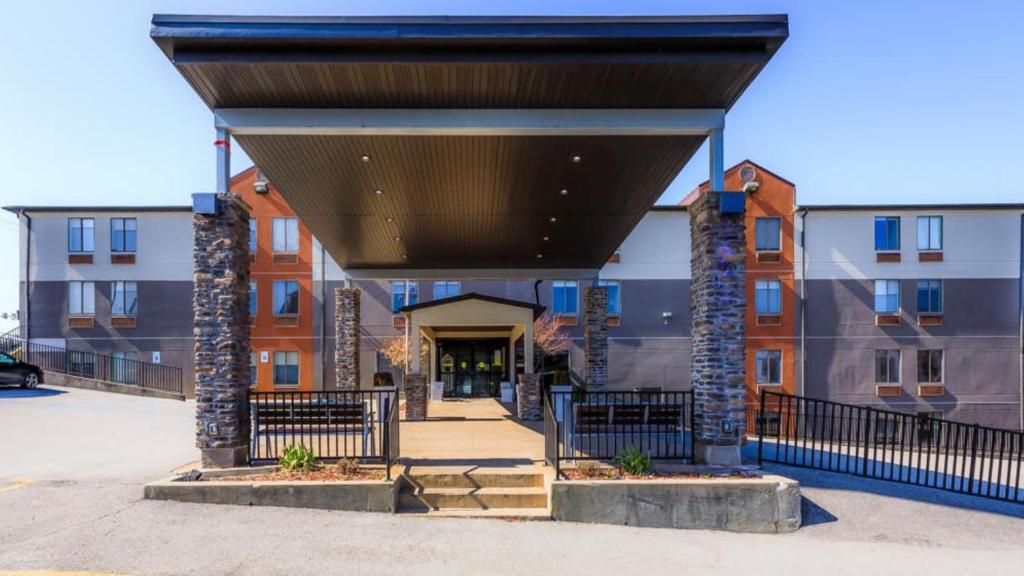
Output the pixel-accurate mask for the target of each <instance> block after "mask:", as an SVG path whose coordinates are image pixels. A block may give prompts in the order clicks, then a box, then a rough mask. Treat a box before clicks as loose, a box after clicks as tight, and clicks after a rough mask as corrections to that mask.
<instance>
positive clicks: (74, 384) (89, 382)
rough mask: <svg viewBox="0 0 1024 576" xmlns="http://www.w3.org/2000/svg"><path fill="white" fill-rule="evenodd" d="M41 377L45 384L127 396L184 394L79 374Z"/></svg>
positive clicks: (180, 396)
mask: <svg viewBox="0 0 1024 576" xmlns="http://www.w3.org/2000/svg"><path fill="white" fill-rule="evenodd" d="M43 374H44V376H43V379H44V381H45V384H46V385H47V386H59V387H63V388H79V389H82V390H95V391H97V392H113V393H114V394H127V395H129V396H142V397H144V398H160V399H163V400H180V401H182V402H184V401H185V395H184V394H180V393H178V392H170V391H168V390H157V389H154V388H142V387H141V386H132V385H131V384H118V383H115V382H107V381H106V380H93V379H92V378H83V377H81V376H71V375H70V374H61V373H60V372H50V371H49V370H45V371H44V372H43Z"/></svg>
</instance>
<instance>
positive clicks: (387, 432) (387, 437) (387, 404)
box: [381, 395, 391, 480]
mask: <svg viewBox="0 0 1024 576" xmlns="http://www.w3.org/2000/svg"><path fill="white" fill-rule="evenodd" d="M383 428H384V439H383V442H381V444H383V446H382V447H383V449H384V475H385V478H387V479H388V480H391V398H389V397H388V396H386V395H385V396H384V425H383Z"/></svg>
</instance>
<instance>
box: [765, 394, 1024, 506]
mask: <svg viewBox="0 0 1024 576" xmlns="http://www.w3.org/2000/svg"><path fill="white" fill-rule="evenodd" d="M753 431H754V432H755V433H756V434H757V436H758V446H757V452H758V461H759V462H776V463H779V464H786V465H789V466H799V467H804V468H814V469H818V470H827V471H830V472H840V473H845V474H852V475H856V476H863V477H866V478H874V479H878V480H890V481H893V482H901V483H904V484H914V485H918V486H926V487H929V488H938V489H941V490H948V491H951V492H959V493H964V494H971V495H975V496H983V497H986V498H994V499H998V500H1008V501H1011V502H1024V490H1022V488H1021V474H1022V472H1024V470H1022V468H1024V432H1022V431H1018V430H1004V429H999V428H989V427H986V426H979V425H977V424H963V423H959V422H950V421H948V420H942V419H938V418H932V417H926V416H917V415H913V414H904V413H900V412H892V411H888V410H879V409H876V408H871V407H868V406H855V405H851V404H840V403H837V402H829V401H826V400H815V399H811V398H804V397H800V396H792V395H788V394H780V393H776V392H766V391H762V393H761V398H760V407H759V411H758V414H757V415H756V419H755V426H754V430H753Z"/></svg>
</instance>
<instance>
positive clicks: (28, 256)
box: [18, 210, 32, 348]
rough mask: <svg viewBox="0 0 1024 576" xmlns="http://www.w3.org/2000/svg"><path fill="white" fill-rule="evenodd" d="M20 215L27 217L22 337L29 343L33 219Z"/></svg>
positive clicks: (24, 212) (26, 215)
mask: <svg viewBox="0 0 1024 576" xmlns="http://www.w3.org/2000/svg"><path fill="white" fill-rule="evenodd" d="M18 213H19V215H21V216H24V217H25V310H24V316H25V323H24V324H23V326H24V329H23V330H22V334H21V335H23V336H24V337H25V342H28V341H29V338H30V337H31V336H32V332H31V330H32V328H31V326H32V323H31V319H32V312H31V310H32V305H31V303H30V302H29V299H30V298H31V294H32V293H31V291H30V290H29V280H30V278H29V273H30V270H31V267H30V259H31V258H32V217H31V216H29V215H28V212H26V211H25V210H19V211H18ZM26 348H27V347H26Z"/></svg>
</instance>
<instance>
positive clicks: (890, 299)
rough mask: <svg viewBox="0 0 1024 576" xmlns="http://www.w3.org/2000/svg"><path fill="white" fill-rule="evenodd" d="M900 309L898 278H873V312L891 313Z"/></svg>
mask: <svg viewBox="0 0 1024 576" xmlns="http://www.w3.org/2000/svg"><path fill="white" fill-rule="evenodd" d="M899 309H900V283H899V281H898V280H875V312H876V313H878V314H893V313H896V312H899Z"/></svg>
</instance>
